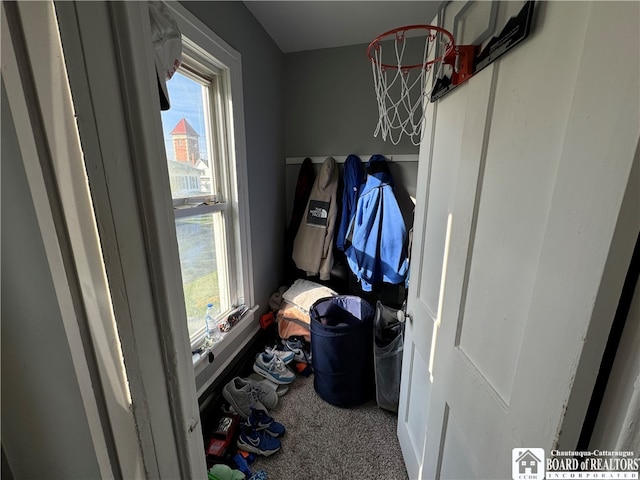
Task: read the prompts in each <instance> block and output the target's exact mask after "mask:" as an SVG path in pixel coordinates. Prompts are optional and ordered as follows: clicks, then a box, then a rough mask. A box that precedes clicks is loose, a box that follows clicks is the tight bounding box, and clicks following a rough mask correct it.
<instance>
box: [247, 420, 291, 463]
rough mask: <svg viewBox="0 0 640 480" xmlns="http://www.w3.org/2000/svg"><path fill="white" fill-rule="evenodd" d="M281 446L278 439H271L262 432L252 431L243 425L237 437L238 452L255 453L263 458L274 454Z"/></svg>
mask: <svg viewBox="0 0 640 480" xmlns="http://www.w3.org/2000/svg"><path fill="white" fill-rule="evenodd" d="M281 446H282V445H281V443H280V440H279V439H277V438H274V437H272V436H271V435H269V434H268V433H267V432H265V431H264V430H254V429H252V428H249V427H247V426H244V425H243V427H242V429H241V431H240V436H239V437H238V448H239V449H240V450H244V451H245V452H251V453H257V454H258V455H264V456H265V457H268V456H269V455H273V454H274V453H276V452H277V451H278V450H280V447H281Z"/></svg>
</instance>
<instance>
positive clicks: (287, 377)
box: [253, 352, 296, 385]
mask: <svg viewBox="0 0 640 480" xmlns="http://www.w3.org/2000/svg"><path fill="white" fill-rule="evenodd" d="M253 370H254V372H256V373H259V374H260V375H262V376H263V377H264V378H268V379H269V380H271V381H272V382H273V383H277V384H278V385H287V384H289V383H292V382H293V381H294V380H295V379H296V375H295V373H293V372H292V371H291V370H289V368H288V367H287V366H286V365H285V364H284V362H283V361H282V360H281V359H280V357H278V356H277V355H274V354H273V353H267V352H262V353H260V354H258V356H257V357H256V361H255V362H254V364H253Z"/></svg>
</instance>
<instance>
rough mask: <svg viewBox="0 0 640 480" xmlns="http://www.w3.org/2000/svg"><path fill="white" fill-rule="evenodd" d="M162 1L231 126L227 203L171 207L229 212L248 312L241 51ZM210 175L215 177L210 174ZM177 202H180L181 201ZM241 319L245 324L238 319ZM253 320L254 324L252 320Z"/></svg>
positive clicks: (235, 278)
mask: <svg viewBox="0 0 640 480" xmlns="http://www.w3.org/2000/svg"><path fill="white" fill-rule="evenodd" d="M165 4H166V5H167V7H168V8H169V10H170V11H171V14H172V15H173V16H174V18H175V19H176V21H177V23H178V28H179V29H180V32H181V33H182V35H183V45H184V47H185V59H186V63H187V64H188V65H190V66H194V67H196V68H197V67H202V68H203V70H204V71H207V70H209V71H210V73H215V74H217V77H216V79H217V81H219V82H220V85H219V91H220V93H221V95H222V97H223V101H222V102H221V103H222V104H223V105H222V107H223V108H222V109H217V111H216V112H215V113H216V114H217V115H224V116H225V118H223V119H220V118H218V119H217V121H216V122H215V123H216V124H218V125H225V126H229V127H230V128H224V129H223V130H222V131H219V132H217V136H218V139H219V141H220V145H219V147H218V148H222V149H223V150H224V154H225V155H227V156H228V161H227V162H224V165H223V167H226V168H227V170H226V171H225V170H223V171H222V172H220V174H221V175H223V176H224V177H225V178H227V179H228V181H227V188H228V191H224V190H223V191H222V192H221V193H222V196H223V197H224V200H226V202H225V203H226V205H225V203H216V200H217V199H216V198H215V197H213V198H210V199H207V200H211V202H210V203H212V205H198V206H193V205H190V206H188V204H189V203H191V204H193V203H198V204H201V203H203V202H201V201H200V200H201V199H200V198H190V199H183V200H182V205H174V207H177V208H176V209H175V212H176V218H178V217H179V216H180V215H183V213H182V210H188V211H189V212H190V213H189V214H192V213H193V214H196V212H200V211H202V212H205V211H206V212H209V211H219V210H221V209H226V211H227V212H228V217H229V227H228V233H229V235H228V240H227V241H228V242H232V243H233V244H234V245H232V246H231V247H230V248H229V247H228V251H229V252H233V255H232V257H233V258H231V259H230V260H229V262H228V268H229V272H228V274H229V277H230V285H232V287H231V288H233V289H235V291H236V292H238V293H237V301H238V302H242V303H244V304H245V305H247V307H249V308H250V311H251V313H255V311H256V310H257V309H258V305H256V304H255V298H254V289H253V271H252V265H253V262H252V257H251V249H250V248H249V245H250V243H249V240H250V238H251V233H250V225H249V211H248V205H249V195H248V176H247V158H246V137H245V128H244V102H243V93H242V63H241V56H240V54H239V53H238V52H237V51H235V50H234V49H233V48H231V47H230V46H229V45H228V44H227V43H226V42H224V40H222V39H221V38H219V37H218V36H217V35H216V34H214V33H213V32H212V31H211V30H210V29H209V28H208V27H207V26H206V25H204V24H203V23H202V22H201V21H200V20H199V19H197V18H196V17H195V16H194V15H193V14H191V12H189V11H188V10H187V9H186V8H185V7H183V6H182V5H180V4H179V3H178V2H166V3H165ZM194 64H195V65H194ZM198 64H199V65H198ZM231 99H232V100H233V101H231ZM221 120H222V121H221ZM212 138H213V137H212ZM211 181H212V182H214V178H212V179H211ZM177 203H180V201H178V202H177ZM185 214H186V213H185ZM221 294H222V292H221ZM232 296H233V295H232ZM203 317H204V316H203ZM247 317H249V318H247V322H242V321H241V322H240V324H239V325H237V326H236V327H234V328H233V329H232V330H231V331H230V332H229V333H228V334H227V335H226V336H225V338H224V339H223V340H222V341H221V342H219V343H218V344H215V345H214V347H213V352H214V353H215V354H216V356H220V357H223V360H222V361H221V362H220V364H219V365H218V367H217V370H218V371H220V370H221V369H222V368H224V366H226V364H228V362H229V361H230V360H231V357H232V356H233V355H232V354H231V353H230V352H225V350H226V347H227V346H228V345H229V344H230V343H231V342H232V341H233V340H236V339H237V338H239V337H248V336H250V330H251V326H250V325H249V321H250V319H252V318H253V315H247ZM243 320H244V319H243ZM243 323H244V325H242V324H243ZM253 326H254V327H255V325H253ZM203 339H204V326H203V330H202V333H201V334H200V335H199V336H198V337H197V338H194V339H192V340H193V341H192V347H193V348H196V347H198V346H199V345H200V344H201V343H202V341H203ZM227 357H228V358H227ZM204 358H205V356H204V355H201V356H194V366H196V375H197V374H198V373H199V372H201V371H202V370H203V369H204V368H205V367H206V364H205V362H203V359H204ZM211 380H213V378H212V379H211ZM208 383H209V382H208ZM203 389H204V386H203V388H201V389H200V391H199V392H198V393H201V392H202V390H203Z"/></svg>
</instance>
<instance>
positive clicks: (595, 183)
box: [398, 2, 640, 479]
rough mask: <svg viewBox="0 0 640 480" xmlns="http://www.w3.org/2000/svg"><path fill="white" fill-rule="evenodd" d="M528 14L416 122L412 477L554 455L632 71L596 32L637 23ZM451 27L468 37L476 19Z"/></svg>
mask: <svg viewBox="0 0 640 480" xmlns="http://www.w3.org/2000/svg"><path fill="white" fill-rule="evenodd" d="M462 3H464V2H451V3H450V4H449V7H447V8H448V9H449V8H450V11H451V12H453V14H455V12H456V11H460V9H461V6H460V4H462ZM515 3H518V2H515ZM513 4H514V3H513V2H512V3H508V2H500V3H499V5H500V7H499V8H502V9H503V11H501V12H500V13H499V15H498V18H503V17H505V16H508V15H511V14H512V13H513V12H506V10H504V9H505V8H506V9H513V8H514V7H513ZM536 8H537V14H536V24H535V29H534V31H533V33H532V34H531V37H530V38H529V39H528V40H527V41H526V42H524V43H523V44H522V45H521V46H519V47H518V48H517V49H516V50H514V51H513V52H510V53H509V54H508V55H505V56H504V57H502V58H501V59H500V60H498V61H497V62H494V63H493V64H491V65H490V66H489V67H487V68H485V69H484V70H482V71H481V72H480V73H479V74H477V75H476V76H474V77H473V78H472V79H470V80H469V81H468V82H466V83H465V84H463V85H461V86H460V87H458V88H456V89H455V90H454V91H453V92H452V93H450V94H449V95H447V96H446V97H444V98H442V99H441V100H440V101H438V102H437V104H436V105H434V106H433V108H432V111H431V113H429V114H428V115H427V123H426V125H427V128H426V130H425V138H424V140H423V142H422V145H421V149H420V156H419V159H420V166H419V172H418V175H419V177H418V186H417V192H418V193H419V195H418V198H417V207H416V218H415V227H414V239H416V241H415V243H414V245H413V250H412V272H411V282H410V288H409V297H408V310H409V312H410V313H412V320H410V322H408V325H407V327H408V328H407V331H406V335H405V357H404V361H405V364H404V367H403V377H402V385H401V407H400V416H399V425H398V436H399V438H400V443H401V446H402V450H403V455H404V457H405V462H406V465H407V470H408V472H409V477H410V478H412V479H413V478H456V479H465V478H510V477H511V450H512V449H513V448H518V447H540V448H545V449H546V450H547V452H548V451H549V450H550V449H551V448H552V447H553V445H554V444H555V442H557V441H558V437H559V431H560V430H561V428H562V422H563V418H564V415H565V411H564V407H565V406H566V405H567V402H568V400H569V396H570V393H571V387H572V385H573V378H574V376H575V373H576V370H577V368H578V364H579V361H580V352H581V349H582V346H583V342H584V338H585V335H586V332H587V329H588V327H589V323H590V321H591V314H592V308H593V299H594V296H595V295H596V293H597V291H598V286H599V281H600V278H601V276H602V270H603V266H604V264H605V261H606V259H607V256H608V253H609V246H610V241H611V236H612V232H613V228H614V226H615V221H612V219H611V217H610V216H613V217H614V218H615V216H616V212H617V210H616V209H619V208H620V201H621V200H620V199H621V197H622V193H623V192H624V187H625V185H626V179H627V178H628V175H629V168H630V165H631V162H632V158H633V147H634V146H635V145H637V142H638V135H639V134H638V130H640V127H639V124H640V120H639V118H638V117H639V114H638V111H637V110H638V107H637V105H638V102H637V100H638V92H637V90H638V89H637V83H636V84H635V85H636V87H635V90H634V91H633V93H630V92H631V90H630V89H628V88H627V87H628V86H629V85H633V84H634V83H633V82H634V81H635V82H637V77H638V75H637V70H638V57H639V56H640V55H635V54H636V53H638V50H639V47H638V45H637V42H635V43H634V46H633V50H634V55H635V56H634V57H633V61H632V62H631V63H633V65H632V66H630V67H629V65H628V64H627V63H625V61H624V60H623V59H621V58H615V56H610V55H609V56H607V58H606V59H605V58H604V55H602V53H603V52H604V50H605V48H604V46H603V45H604V44H605V43H606V34H605V33H603V32H605V31H606V27H604V25H609V26H610V27H611V29H613V30H615V31H616V35H617V38H618V39H626V41H631V40H632V39H633V38H635V39H637V37H638V17H639V13H640V8H639V6H638V4H636V3H610V4H608V5H602V4H599V3H598V2H594V3H586V2H546V3H544V4H539V5H538V6H537V7H536ZM469 12H471V13H473V9H472V8H470V9H469V10H468V12H467V13H469ZM482 12H484V13H482ZM486 16H487V15H486V8H484V9H479V10H478V22H486ZM446 18H447V14H446V13H445V20H446ZM614 25H615V27H614ZM445 26H446V22H445ZM463 27H464V31H467V32H474V31H475V32H477V31H480V30H481V28H480V27H479V26H477V25H476V26H474V25H473V16H471V17H468V18H467V20H466V23H465V24H464V25H463ZM603 28H604V30H603ZM596 37H597V38H598V39H600V40H594V38H596ZM621 41H622V40H621ZM632 43H633V42H632ZM625 44H626V43H625ZM558 45H562V55H558V54H557V52H558V50H557V48H558ZM594 56H596V57H598V61H597V62H594V59H593V57H594ZM596 63H597V64H598V65H601V64H602V63H606V65H601V67H599V68H598V70H597V72H596V70H594V66H595V64H596ZM608 71H612V72H620V73H621V74H622V75H621V76H622V77H623V78H622V79H621V80H622V81H621V82H619V83H616V85H617V86H616V88H608V87H606V86H605V85H606V84H607V81H606V78H607V72H608ZM594 75H597V76H598V78H599V80H595V79H593V78H592V77H593V76H594ZM585 76H586V79H585ZM616 78H617V75H616ZM598 84H599V85H600V87H602V88H600V87H598ZM602 89H604V90H602ZM601 94H605V95H606V100H604V99H602V95H601ZM625 98H626V99H627V101H628V100H629V99H631V100H633V101H635V104H634V105H635V107H629V103H625ZM595 99H597V100H595ZM592 103H594V104H595V103H597V108H595V109H592V108H590V105H591V104H592ZM623 105H624V107H623ZM614 126H615V127H614ZM601 142H604V145H601ZM586 145H589V147H586ZM605 152H606V153H605ZM583 159H584V160H583ZM583 167H584V168H583ZM571 171H572V172H573V174H571V173H569V172H571ZM587 208H591V209H592V210H589V211H588V212H587V210H586V209H587ZM607 209H608V210H607ZM605 211H608V212H609V215H607V214H605ZM568 239H572V240H571V241H568ZM577 272H581V273H582V275H577ZM533 385H535V388H534V387H533ZM549 385H554V386H555V388H552V389H549ZM585 397H586V398H588V394H587V395H585ZM420 407H422V408H423V409H424V411H419V409H420Z"/></svg>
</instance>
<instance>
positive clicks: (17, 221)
mask: <svg viewBox="0 0 640 480" xmlns="http://www.w3.org/2000/svg"><path fill="white" fill-rule="evenodd" d="M1 155H2V171H1V173H0V176H1V177H2V186H1V188H2V200H1V203H2V213H1V215H2V227H1V229H2V290H1V295H2V311H1V315H2V335H1V337H2V340H1V342H2V360H1V361H2V444H3V448H4V450H5V453H6V456H7V459H8V463H9V464H10V466H11V470H12V473H13V475H14V476H15V478H43V477H46V478H69V479H71V478H78V479H87V478H100V471H99V469H98V463H97V459H96V455H95V452H94V451H93V443H92V441H91V436H90V432H89V426H88V424H87V422H86V418H85V417H84V416H83V415H82V412H84V406H83V404H82V399H81V396H80V389H79V386H78V382H77V379H76V377H75V375H74V367H73V363H72V360H71V352H70V350H69V346H68V343H67V338H66V334H65V329H64V325H63V322H62V317H61V313H60V309H59V308H58V304H57V300H56V295H55V291H54V285H53V279H52V278H51V274H50V272H49V268H48V263H47V259H46V256H45V250H44V245H43V241H42V237H41V235H40V229H39V227H38V223H37V219H36V212H35V209H34V205H33V202H32V200H31V195H30V191H29V186H28V184H27V177H26V174H25V171H24V167H23V164H22V157H21V154H20V150H19V148H18V140H17V137H16V132H15V127H14V125H13V118H12V117H11V112H10V110H9V105H8V102H7V97H6V92H5V88H4V83H3V84H2V152H1ZM79 413H80V415H79ZM69 419H73V422H69ZM43 465H46V470H42V466H43ZM3 473H4V472H3Z"/></svg>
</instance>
